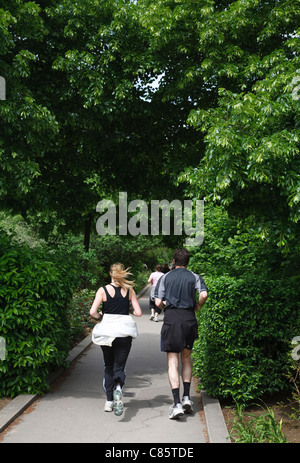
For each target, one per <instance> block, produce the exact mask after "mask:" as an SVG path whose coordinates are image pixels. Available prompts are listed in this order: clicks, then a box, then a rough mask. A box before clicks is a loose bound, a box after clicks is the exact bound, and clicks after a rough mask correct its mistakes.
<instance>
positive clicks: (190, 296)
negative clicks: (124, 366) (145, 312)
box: [155, 249, 208, 419]
mask: <svg viewBox="0 0 300 463" xmlns="http://www.w3.org/2000/svg"><path fill="white" fill-rule="evenodd" d="M189 257H190V254H189V251H188V250H187V249H178V250H177V251H175V253H174V265H175V269H174V270H172V271H171V272H168V273H166V274H165V275H164V276H162V277H161V278H160V280H159V284H158V285H157V286H158V288H157V294H156V299H155V303H156V305H157V307H159V308H161V309H162V308H164V312H165V314H164V323H163V326H162V329H161V350H162V351H163V352H167V356H168V376H169V381H170V386H171V389H172V394H173V399H174V403H173V405H172V406H171V407H170V409H171V411H170V413H169V418H170V419H177V418H179V417H180V416H182V415H183V414H184V413H192V412H193V408H192V405H193V404H192V401H191V399H190V386H191V380H192V362H191V351H192V348H193V344H194V341H195V339H197V338H198V325H197V319H196V316H195V311H196V310H199V309H200V307H202V305H203V304H204V303H205V301H206V299H207V296H208V294H207V288H206V285H205V283H204V281H203V279H202V277H200V276H199V275H196V274H195V273H193V272H191V271H190V270H187V266H188V263H189ZM196 291H197V292H198V293H199V299H198V302H197V301H196ZM179 354H180V355H179ZM179 356H180V359H181V364H182V381H183V399H182V403H181V401H180V394H179V389H180V375H179Z"/></svg>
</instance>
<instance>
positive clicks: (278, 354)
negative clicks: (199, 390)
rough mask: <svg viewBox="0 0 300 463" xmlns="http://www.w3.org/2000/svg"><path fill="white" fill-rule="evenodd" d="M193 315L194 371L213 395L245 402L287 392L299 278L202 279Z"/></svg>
mask: <svg viewBox="0 0 300 463" xmlns="http://www.w3.org/2000/svg"><path fill="white" fill-rule="evenodd" d="M205 281H206V283H207V285H208V288H209V298H208V300H207V302H206V304H205V305H204V306H203V307H202V309H201V310H200V311H199V312H198V313H197V317H198V322H199V339H198V340H197V341H196V343H195V349H194V370H195V374H196V375H197V376H198V377H199V378H200V379H201V383H202V386H203V387H204V389H205V390H206V391H207V392H208V393H209V394H211V395H213V396H218V397H220V398H233V399H234V400H235V401H237V402H245V403H246V402H248V401H249V400H253V399H255V398H259V397H261V396H262V395H263V394H265V393H270V394H272V393H275V392H277V391H282V390H285V389H287V387H288V386H289V381H288V379H287V376H288V373H289V369H290V368H291V363H292V358H291V341H292V338H293V337H294V336H295V335H297V334H299V331H300V321H299V306H297V304H298V303H297V301H298V300H299V287H300V285H299V283H300V281H299V278H297V277H294V278H290V279H289V280H284V281H283V280H277V281H276V280H267V279H266V278H263V277H261V278H259V277H258V276H257V275H254V274H248V275H244V276H241V277H239V278H234V277H229V276H222V277H214V278H206V280H205Z"/></svg>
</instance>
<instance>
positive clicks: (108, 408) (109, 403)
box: [104, 400, 114, 412]
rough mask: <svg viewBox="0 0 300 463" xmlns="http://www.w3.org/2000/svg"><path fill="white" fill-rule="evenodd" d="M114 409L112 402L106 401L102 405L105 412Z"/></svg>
mask: <svg viewBox="0 0 300 463" xmlns="http://www.w3.org/2000/svg"><path fill="white" fill-rule="evenodd" d="M113 409H114V402H113V400H107V401H106V402H105V405H104V411H105V412H112V411H113Z"/></svg>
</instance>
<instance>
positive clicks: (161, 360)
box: [2, 292, 206, 445]
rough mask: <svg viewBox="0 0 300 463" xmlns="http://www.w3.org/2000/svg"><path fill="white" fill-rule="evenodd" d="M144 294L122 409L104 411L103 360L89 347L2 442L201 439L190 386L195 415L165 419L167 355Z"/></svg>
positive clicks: (202, 429)
mask: <svg viewBox="0 0 300 463" xmlns="http://www.w3.org/2000/svg"><path fill="white" fill-rule="evenodd" d="M148 298H149V292H146V293H145V294H144V296H142V297H141V299H140V304H141V307H142V309H143V316H142V317H141V318H135V320H136V322H137V325H138V332H139V336H138V338H137V339H135V340H134V341H133V346H132V350H131V353H130V356H129V359H128V362H127V369H126V374H127V380H126V385H125V388H124V400H123V402H124V413H123V415H121V416H120V417H117V416H115V415H114V414H113V413H107V412H104V403H105V393H104V390H103V388H102V379H103V370H104V365H103V359H102V351H101V348H100V347H99V346H95V345H94V344H92V345H91V347H89V348H88V349H87V350H86V351H85V352H84V353H83V355H82V356H81V357H80V358H79V360H77V362H76V363H75V365H74V366H73V367H72V368H71V369H70V371H69V372H68V374H67V375H66V376H65V377H64V378H63V380H61V381H60V383H59V385H57V387H56V388H54V390H53V391H52V392H49V393H47V394H46V395H44V396H43V397H41V398H40V399H39V400H38V401H37V402H35V403H34V405H33V406H32V407H31V409H30V411H29V412H28V411H27V412H26V413H23V414H22V415H21V417H20V418H19V419H18V420H17V421H16V422H15V423H14V424H13V425H12V426H11V427H10V428H8V429H7V430H6V431H5V433H3V436H2V442H3V443H103V444H105V443H106V444H124V443H126V444H130V443H138V444H142V443H153V444H155V443H156V444H157V443H172V444H177V445H180V443H182V444H189V443H197V444H199V443H206V438H205V433H206V429H205V424H204V422H203V420H202V419H201V416H200V413H199V400H198V393H196V391H195V387H194V384H192V390H191V398H192V400H193V402H194V411H195V412H194V413H193V414H192V415H184V416H183V417H181V418H180V419H178V420H170V419H169V418H168V412H169V406H170V405H171V404H172V394H171V390H170V386H169V381H168V376H167V358H166V354H165V353H162V352H161V351H160V330H161V326H162V315H161V316H160V320H159V322H152V321H150V320H149V315H150V313H149V308H148Z"/></svg>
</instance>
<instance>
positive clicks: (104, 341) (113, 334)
mask: <svg viewBox="0 0 300 463" xmlns="http://www.w3.org/2000/svg"><path fill="white" fill-rule="evenodd" d="M137 335H138V331H137V326H136V323H135V321H134V320H133V319H132V317H131V315H115V314H108V313H107V314H104V315H103V318H102V321H101V322H100V323H97V325H95V326H94V328H93V332H92V341H93V343H94V344H97V345H98V346H111V345H112V342H113V340H114V339H115V338H125V337H126V336H131V337H132V338H136V337H137Z"/></svg>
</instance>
